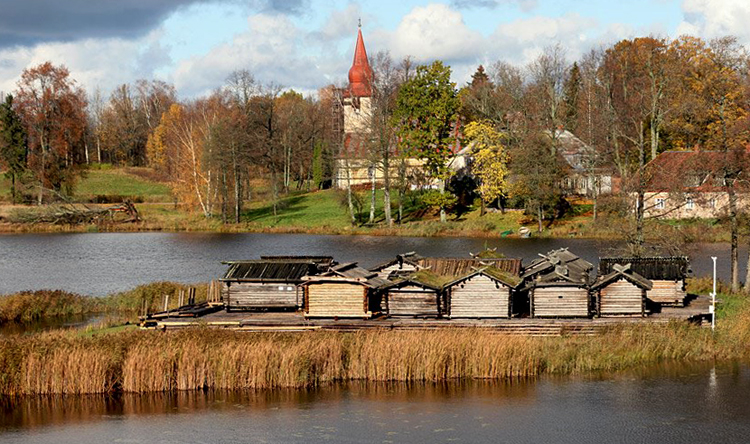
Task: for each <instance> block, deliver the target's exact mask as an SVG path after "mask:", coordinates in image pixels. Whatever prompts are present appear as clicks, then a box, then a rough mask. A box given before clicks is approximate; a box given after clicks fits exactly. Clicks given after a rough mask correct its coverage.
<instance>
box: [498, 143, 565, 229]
mask: <svg viewBox="0 0 750 444" xmlns="http://www.w3.org/2000/svg"><path fill="white" fill-rule="evenodd" d="M510 156H511V159H512V163H511V167H512V170H513V172H514V175H513V179H512V183H511V185H510V189H509V194H510V196H511V197H513V198H515V199H517V200H519V201H521V202H522V203H523V205H524V207H525V208H526V211H527V212H528V213H530V214H532V215H534V217H535V218H536V220H537V230H538V231H539V232H542V230H543V229H544V226H543V223H544V219H545V218H546V217H547V216H548V215H552V216H554V214H555V211H556V207H557V204H558V203H559V202H560V199H561V192H560V181H561V179H562V170H561V169H560V167H559V162H558V158H557V156H556V155H555V153H553V149H552V139H551V138H550V137H549V136H548V135H547V134H541V133H530V134H529V135H528V139H526V140H524V141H522V142H521V144H520V145H519V146H518V147H515V148H514V149H513V150H512V151H511V154H510Z"/></svg>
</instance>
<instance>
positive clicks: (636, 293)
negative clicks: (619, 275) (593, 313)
mask: <svg viewBox="0 0 750 444" xmlns="http://www.w3.org/2000/svg"><path fill="white" fill-rule="evenodd" d="M645 304H646V290H644V289H642V288H639V287H637V286H635V285H633V284H632V283H630V282H628V281H627V280H625V279H620V280H618V281H616V282H612V283H611V284H609V285H607V286H606V287H603V288H601V289H600V290H599V300H598V302H597V305H598V311H599V316H644V314H645Z"/></svg>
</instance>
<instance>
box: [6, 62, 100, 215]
mask: <svg viewBox="0 0 750 444" xmlns="http://www.w3.org/2000/svg"><path fill="white" fill-rule="evenodd" d="M15 96H16V100H15V103H14V105H15V108H16V112H18V114H19V115H20V116H21V120H22V121H23V123H24V126H25V127H26V132H27V134H28V136H29V141H28V143H29V157H28V163H29V169H30V170H31V171H32V172H33V173H34V176H35V178H36V181H37V183H38V186H39V194H38V203H39V204H41V203H42V200H43V196H44V190H45V189H49V190H54V191H56V192H59V191H66V192H70V191H72V186H73V183H74V179H75V168H74V166H75V159H74V154H75V151H76V149H77V148H79V147H80V146H81V144H82V143H83V135H84V130H85V128H86V113H85V108H86V94H85V93H84V91H83V89H82V88H80V87H78V86H76V83H75V81H74V80H73V79H71V78H70V73H69V72H68V69H67V68H65V67H64V66H54V65H53V64H52V63H50V62H46V63H43V64H41V65H39V66H36V67H34V68H30V69H26V70H24V71H23V74H21V80H20V81H19V82H18V91H17V92H16V94H15Z"/></svg>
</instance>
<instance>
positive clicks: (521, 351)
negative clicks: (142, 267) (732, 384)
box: [0, 319, 750, 395]
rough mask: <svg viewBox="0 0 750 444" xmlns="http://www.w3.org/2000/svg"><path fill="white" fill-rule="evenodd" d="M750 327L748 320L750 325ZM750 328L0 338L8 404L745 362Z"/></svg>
mask: <svg viewBox="0 0 750 444" xmlns="http://www.w3.org/2000/svg"><path fill="white" fill-rule="evenodd" d="M745 321H750V319H745ZM748 325H750V324H748V323H745V324H744V325H741V323H740V322H738V323H737V324H736V325H734V326H731V327H730V326H727V330H726V331H722V332H720V333H719V335H717V337H716V339H715V338H713V337H712V336H711V333H710V330H707V329H700V328H697V327H692V326H688V325H684V324H671V325H666V326H664V325H661V326H656V325H655V326H637V327H622V328H616V329H613V330H611V331H608V332H606V333H604V334H602V335H599V336H591V337H562V338H535V337H516V336H507V335H503V334H498V333H493V332H490V331H487V330H479V329H446V330H438V331H362V332H356V333H337V332H307V333H276V334H268V333H239V332H231V331H217V330H207V329H195V330H185V331H178V332H169V333H162V332H156V331H130V332H124V333H119V334H113V335H100V336H94V337H92V338H86V337H80V336H75V335H73V334H71V333H64V332H56V333H45V334H39V335H33V336H27V337H23V336H19V337H8V338H3V339H0V394H5V395H31V394H82V393H110V392H114V391H125V392H136V393H147V392H162V391H175V390H201V389H229V390H239V389H264V388H280V387H309V386H316V385H321V384H327V383H330V382H335V381H346V380H368V381H442V380H448V379H458V378H473V379H506V378H524V377H533V376H536V375H541V374H545V373H549V374H573V373H583V372H590V371H599V370H619V369H625V368H630V367H633V366H637V365H644V364H652V363H656V362H661V361H665V360H675V359H678V360H679V359H681V360H693V361H699V360H708V359H715V358H716V359H728V358H735V357H746V356H748V353H747V346H746V345H745V344H747V342H743V341H744V340H746V339H748V338H750V334H748V327H747V326H748Z"/></svg>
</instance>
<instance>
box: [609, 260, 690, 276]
mask: <svg viewBox="0 0 750 444" xmlns="http://www.w3.org/2000/svg"><path fill="white" fill-rule="evenodd" d="M615 264H621V265H625V264H630V268H631V269H632V270H633V272H635V273H638V274H639V275H641V276H643V277H644V278H646V279H649V280H652V281H656V280H665V281H679V280H683V279H685V278H686V277H688V276H689V275H690V274H691V273H692V271H691V270H690V260H689V259H688V258H687V257H686V256H672V257H603V258H599V275H600V276H604V275H608V274H610V273H612V271H614V265H615Z"/></svg>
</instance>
